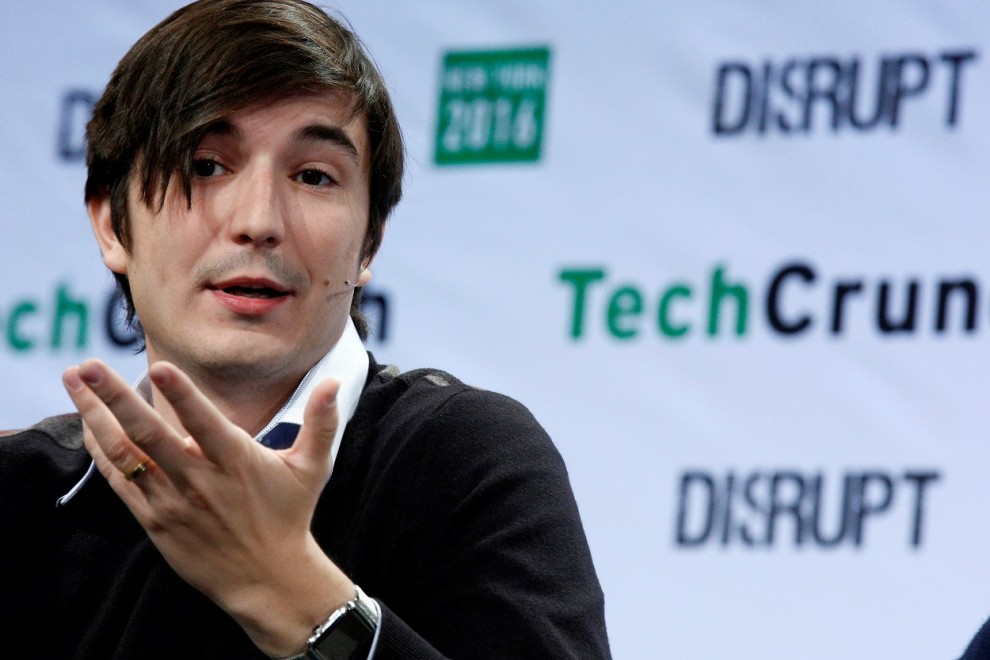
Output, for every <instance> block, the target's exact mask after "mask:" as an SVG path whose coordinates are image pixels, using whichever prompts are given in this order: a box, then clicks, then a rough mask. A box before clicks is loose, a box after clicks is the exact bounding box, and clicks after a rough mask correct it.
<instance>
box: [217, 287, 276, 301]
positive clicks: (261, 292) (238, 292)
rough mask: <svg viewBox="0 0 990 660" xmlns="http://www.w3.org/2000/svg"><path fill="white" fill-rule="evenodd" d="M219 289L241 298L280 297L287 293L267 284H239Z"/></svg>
mask: <svg viewBox="0 0 990 660" xmlns="http://www.w3.org/2000/svg"><path fill="white" fill-rule="evenodd" d="M220 290H221V291H223V292H224V293H227V294H230V295H232V296H240V297H242V298H281V297H283V296H286V295H288V294H287V293H286V292H285V291H277V290H276V289H273V288H271V287H268V286H246V285H241V284H238V285H235V286H227V287H223V288H222V289H220Z"/></svg>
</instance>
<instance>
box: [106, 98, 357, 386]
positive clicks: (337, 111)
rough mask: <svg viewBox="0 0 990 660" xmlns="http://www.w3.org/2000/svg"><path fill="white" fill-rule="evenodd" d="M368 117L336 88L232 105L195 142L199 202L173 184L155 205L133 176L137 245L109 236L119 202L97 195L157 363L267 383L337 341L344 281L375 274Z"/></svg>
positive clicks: (109, 258)
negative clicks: (369, 245)
mask: <svg viewBox="0 0 990 660" xmlns="http://www.w3.org/2000/svg"><path fill="white" fill-rule="evenodd" d="M365 126H366V125H365V120H364V118H363V116H358V117H351V113H350V108H349V106H348V104H347V103H346V98H345V97H343V96H341V95H340V94H336V93H332V92H325V93H319V94H312V95H305V96H295V97H289V98H286V99H282V100H279V101H276V102H274V103H266V104H261V105H258V106H252V107H249V108H247V109H245V110H241V111H238V112H235V113H233V114H231V115H230V116H229V117H227V119H226V121H224V122H222V123H220V124H219V125H217V126H216V127H215V128H214V130H211V132H210V133H209V134H208V135H207V136H206V137H205V138H204V139H203V141H202V142H201V143H200V145H199V147H198V149H197V150H196V154H195V156H194V162H193V175H194V176H193V181H192V204H191V206H190V205H187V203H186V199H185V197H184V195H183V194H182V190H181V185H178V182H175V183H173V184H172V185H170V186H169V191H168V194H167V195H166V199H165V204H164V206H163V207H162V210H161V211H160V212H155V211H153V210H152V209H154V208H157V207H155V206H154V205H153V206H152V209H149V208H148V207H147V206H146V205H145V204H144V203H143V202H142V201H141V198H140V194H139V191H138V189H137V187H136V185H135V184H133V183H132V185H131V189H130V191H129V201H128V209H129V215H130V233H131V234H130V235H131V246H130V251H129V252H128V251H125V250H124V249H123V247H122V246H121V245H120V244H119V242H118V241H117V240H116V238H114V237H113V235H112V232H109V233H110V236H107V233H108V231H109V214H110V210H109V205H110V203H109V200H97V201H95V202H93V203H91V205H90V213H91V216H92V217H93V222H94V227H95V228H96V232H97V237H98V238H99V239H100V242H101V247H102V248H103V255H104V261H105V262H106V264H107V266H108V267H109V268H110V269H111V270H113V271H115V272H118V273H124V274H126V275H127V277H128V280H129V282H130V287H131V292H132V294H133V297H134V306H135V308H136V310H137V313H138V317H139V318H140V320H141V325H142V327H143V328H144V332H145V338H146V344H147V350H148V357H149V360H150V361H154V360H158V359H167V360H170V361H173V362H175V363H176V364H178V365H179V366H180V367H182V368H184V369H186V370H188V371H190V373H192V374H198V375H204V376H209V377H221V378H230V377H248V378H254V379H259V380H260V381H262V382H264V381H265V380H268V379H270V378H272V377H274V378H276V379H297V378H299V377H301V376H302V375H303V374H304V373H305V372H306V370H308V369H309V368H310V367H311V366H312V365H313V364H314V363H316V362H317V361H318V360H319V359H320V358H321V357H322V356H323V354H324V353H326V352H327V351H328V350H329V349H330V348H331V347H332V346H333V344H334V343H335V342H336V341H337V339H338V338H339V337H340V334H341V332H342V330H343V328H344V325H345V323H346V321H347V318H348V315H349V310H350V306H351V298H352V295H353V287H352V286H349V285H348V284H345V281H349V282H350V283H351V284H358V285H363V284H365V283H366V282H367V280H368V279H370V274H369V273H368V272H367V271H364V270H361V268H362V254H361V251H362V244H363V240H364V237H365V232H366V230H367V227H368V202H369V200H368V194H369V192H368V190H369V186H368V161H369V154H368V142H367V132H366V128H365ZM131 179H132V182H133V180H136V179H138V177H137V176H134V177H131ZM359 272H360V274H359Z"/></svg>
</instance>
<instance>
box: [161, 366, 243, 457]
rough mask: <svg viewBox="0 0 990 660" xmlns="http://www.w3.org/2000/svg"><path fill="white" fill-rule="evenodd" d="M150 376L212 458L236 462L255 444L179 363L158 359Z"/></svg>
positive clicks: (201, 446) (183, 424) (207, 455)
mask: <svg viewBox="0 0 990 660" xmlns="http://www.w3.org/2000/svg"><path fill="white" fill-rule="evenodd" d="M148 377H149V378H150V379H151V382H153V383H154V384H155V386H156V387H157V388H158V391H159V392H161V394H162V395H163V396H164V397H165V398H166V399H168V402H169V404H170V405H171V406H172V410H173V411H174V412H175V414H176V416H177V417H178V419H179V422H180V423H181V424H182V426H183V428H185V430H186V431H187V432H188V433H189V435H191V436H192V437H193V438H195V439H196V442H197V444H198V445H199V448H200V449H201V450H202V452H203V455H204V456H206V458H208V459H209V460H211V461H213V462H214V463H219V464H221V465H223V464H229V463H231V462H236V461H237V460H238V459H239V458H240V457H241V456H242V455H243V452H244V449H245V446H250V445H252V444H253V442H250V441H251V438H250V436H248V434H247V433H246V432H245V431H244V430H242V429H241V428H239V427H238V426H236V425H235V424H233V423H232V422H231V421H230V420H228V419H227V418H226V417H225V416H224V415H223V413H221V412H220V410H219V409H218V408H217V407H216V406H215V405H214V404H213V402H211V401H210V400H209V399H208V398H207V397H206V395H205V394H203V393H202V392H201V391H200V390H199V388H197V387H196V385H195V384H193V382H192V379H190V378H189V376H187V375H186V374H185V373H184V372H183V371H182V370H181V369H179V368H178V367H176V366H175V365H173V364H170V363H168V362H156V363H154V364H152V365H151V366H150V367H149V369H148Z"/></svg>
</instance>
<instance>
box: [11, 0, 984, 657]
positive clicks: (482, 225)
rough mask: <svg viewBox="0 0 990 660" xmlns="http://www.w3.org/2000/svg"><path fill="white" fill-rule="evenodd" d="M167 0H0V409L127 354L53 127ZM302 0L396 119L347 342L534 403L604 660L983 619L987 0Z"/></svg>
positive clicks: (931, 653) (44, 402)
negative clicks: (562, 465) (315, 0)
mask: <svg viewBox="0 0 990 660" xmlns="http://www.w3.org/2000/svg"><path fill="white" fill-rule="evenodd" d="M179 4H180V3H179V2H171V1H164V0H163V1H160V2H158V1H151V0H142V1H140V2H138V1H135V0H91V1H90V2H87V3H74V2H68V1H61V2H57V1H54V0H48V1H36V2H31V3H20V2H18V3H14V2H5V3H4V4H3V20H2V21H0V122H2V126H3V129H2V130H0V200H2V205H0V209H2V210H0V213H2V220H0V221H2V226H3V228H4V231H5V236H6V240H5V241H4V242H3V245H4V248H3V251H4V252H3V255H4V258H3V259H2V263H0V269H2V270H0V276H2V280H3V282H4V283H5V284H4V286H3V288H2V290H0V368H2V370H3V373H4V382H5V383H6V385H5V390H4V394H5V396H4V402H3V404H2V405H0V426H2V427H16V426H23V425H27V424H30V423H32V422H34V421H36V420H37V419H39V418H40V417H42V416H45V415H48V414H52V413H56V412H61V411H64V410H67V409H68V408H69V402H68V399H67V397H66V396H65V395H64V393H63V392H62V388H61V386H60V382H59V376H60V374H61V372H62V370H64V368H65V367H66V366H68V365H69V364H73V363H75V362H78V361H79V360H81V359H82V358H84V357H86V356H88V355H99V356H102V357H104V358H106V359H108V360H110V361H111V362H112V363H113V364H114V365H115V366H117V367H118V368H119V369H121V370H122V371H123V372H124V373H125V375H128V376H132V377H133V376H136V375H137V374H138V373H139V372H140V371H141V369H142V368H143V359H142V358H141V357H134V356H132V355H131V352H130V350H129V349H127V348H126V347H120V346H117V345H116V344H114V343H113V342H112V341H111V340H110V338H109V333H108V330H107V326H106V323H105V321H104V316H105V310H106V307H107V300H108V297H109V295H110V293H111V291H112V284H111V282H112V280H111V279H110V277H109V276H108V275H107V274H106V273H105V272H104V269H103V267H102V264H101V262H100V259H99V256H98V252H97V249H96V246H95V243H94V242H93V240H92V239H91V237H90V234H89V227H88V223H87V221H86V218H85V213H84V208H83V204H82V184H83V181H84V166H83V164H82V160H81V158H80V157H79V152H80V150H81V149H82V141H81V134H82V130H83V124H84V121H85V111H86V109H87V107H88V102H87V100H86V99H87V98H92V97H94V96H96V95H98V93H99V92H100V90H101V89H102V86H103V85H104V84H105V82H106V80H107V77H108V75H109V72H110V71H111V69H112V68H113V66H114V64H115V63H116V61H117V59H119V57H120V56H121V55H123V53H124V52H125V51H126V49H127V48H128V47H129V45H130V44H131V43H133V41H134V40H136V39H137V38H138V37H139V36H140V35H141V34H142V33H143V32H144V31H145V30H146V29H147V28H149V27H150V26H151V25H153V24H154V23H155V22H157V21H158V20H160V19H161V18H163V17H164V16H165V15H166V14H167V13H168V12H169V11H170V10H171V9H173V8H175V7H176V6H178V5H179ZM339 7H340V9H341V10H342V12H343V13H344V14H345V15H346V16H347V17H348V18H349V19H350V21H351V22H352V24H353V25H354V27H355V28H356V30H357V32H358V33H359V34H361V35H362V36H363V38H364V40H365V42H366V43H367V45H368V47H369V49H370V50H371V52H372V53H373V55H374V57H375V58H376V60H377V61H378V63H379V64H380V66H381V67H382V69H383V70H384V72H385V75H386V78H387V80H388V81H389V83H390V85H391V87H392V89H393V93H394V100H395V103H396V106H397V109H398V112H399V114H400V118H401V120H402V125H403V128H404V132H405V136H406V139H407V142H408V150H409V154H408V155H409V163H408V164H409V167H408V170H409V175H408V177H407V180H406V194H405V199H404V200H403V202H402V203H401V204H400V207H399V209H398V211H397V212H396V214H395V216H394V218H393V221H392V224H391V226H390V228H389V232H388V235H387V236H386V240H385V244H384V247H383V248H382V251H381V253H380V255H379V258H378V260H377V261H376V264H375V268H374V272H375V280H374V282H373V283H372V286H370V287H369V293H372V294H375V295H377V296H378V300H379V301H384V302H383V303H380V304H378V305H376V307H375V310H373V315H374V319H375V320H376V321H377V324H376V331H377V337H376V338H374V339H372V340H371V341H370V342H369V347H370V348H371V349H372V351H373V352H374V353H375V354H376V356H377V357H378V358H379V360H382V361H388V362H395V363H397V364H398V365H400V366H401V367H403V368H413V367H418V366H436V367H441V368H444V369H447V370H449V371H451V372H453V373H455V374H456V375H458V376H460V377H461V378H463V379H464V380H467V381H468V382H471V383H474V384H477V385H480V386H483V387H486V388H490V389H495V390H499V391H503V392H505V393H508V394H510V395H512V396H514V397H516V398H518V399H520V400H521V401H523V402H524V403H526V404H527V405H528V406H529V407H530V408H531V409H532V410H533V411H534V412H535V413H536V415H537V417H538V418H539V419H540V420H541V421H542V422H543V423H544V424H545V426H546V427H547V429H548V430H549V431H550V433H551V435H552V436H553V437H554V439H555V441H556V442H557V444H558V446H559V448H560V450H561V452H562V453H563V454H564V457H565V459H566V460H567V463H568V466H569V469H570V473H571V477H572V480H573V484H574V487H575V491H576V493H577V497H578V501H579V505H580V507H581V511H582V515H583V519H584V522H585V525H586V528H587V532H588V535H589V539H590V542H591V546H592V552H593V555H594V558H595V563H596V566H597V568H598V572H599V575H600V577H601V580H602V584H603V587H604V589H605V593H606V604H607V617H608V625H609V633H610V637H611V640H612V647H613V652H614V654H615V656H616V657H617V658H654V657H672V658H725V657H733V658H754V659H755V658H792V657H802V658H877V657H890V658H894V657H896V658H951V657H955V656H956V655H958V654H959V653H960V652H961V651H962V649H963V648H964V646H965V644H966V642H967V641H968V639H969V637H970V636H971V635H972V634H973V633H974V632H975V630H976V629H977V627H978V626H979V624H980V623H981V622H982V620H983V619H984V618H985V616H987V615H988V614H990V578H988V577H987V576H986V572H985V571H984V570H981V569H982V568H983V566H984V563H985V557H986V556H987V553H988V551H990V525H988V524H987V523H988V520H990V484H988V482H987V479H986V477H985V475H986V472H987V466H988V465H990V450H988V444H987V442H986V435H987V434H986V430H985V429H986V427H987V424H988V422H990V411H988V408H987V406H986V405H984V403H983V400H984V398H985V396H986V393H987V387H986V385H985V377H984V373H985V372H986V370H987V367H988V366H990V359H988V358H990V352H988V349H987V345H988V342H990V265H988V264H987V259H986V251H987V248H988V246H990V228H988V226H987V223H986V210H987V208H988V202H990V186H988V185H987V180H986V177H987V173H988V172H990V162H988V160H990V124H988V122H987V121H986V119H985V118H986V108H987V107H988V104H990V76H988V73H990V62H988V61H987V54H988V51H990V36H988V34H990V33H988V32H987V26H988V25H990V8H988V7H987V5H985V4H982V3H975V2H949V1H943V2H930V1H922V0H913V1H910V2H908V1H904V0H888V1H886V2H880V1H873V2H865V3H864V2H830V3H789V2H775V3H733V4H731V5H729V4H728V3H709V2H686V1H684V2H633V1H632V0H625V1H616V2H611V3H607V4H602V3H589V2H573V3H558V2H552V1H549V0H542V1H532V0H529V1H526V2H523V1H516V0H508V1H504V2H498V3H492V2H485V1H483V0H463V1H461V2H445V3H441V2H420V3H393V2H388V1H387V0H364V1H362V2H359V1H357V0H353V1H351V0H348V1H342V2H340V3H339ZM450 53H454V55H453V56H452V57H448V54H450ZM534 53H535V54H534ZM445 62H446V65H445ZM479 72H480V73H479ZM478 99H482V100H481V101H479V100H478ZM486 113H489V114H486ZM438 132H439V133H440V135H439V139H438ZM438 145H439V149H440V152H439V153H438V151H437V149H438ZM464 161H470V162H469V163H466V164H465V163H464ZM912 291H913V296H914V298H913V300H912ZM372 297H374V296H372ZM383 306H384V309H385V310H386V311H385V312H384V313H383V312H382V311H381V310H382V308H383ZM898 328H900V330H898ZM118 332H119V331H118ZM26 478H29V477H27V476H26Z"/></svg>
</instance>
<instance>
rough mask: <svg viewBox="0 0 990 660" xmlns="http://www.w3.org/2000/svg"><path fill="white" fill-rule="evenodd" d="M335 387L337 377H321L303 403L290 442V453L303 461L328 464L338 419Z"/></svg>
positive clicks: (337, 382)
mask: <svg viewBox="0 0 990 660" xmlns="http://www.w3.org/2000/svg"><path fill="white" fill-rule="evenodd" d="M339 389H340V382H339V381H337V380H335V379H333V378H330V379H328V380H325V381H323V382H322V383H320V384H319V385H317V386H316V387H315V388H314V389H313V394H312V395H310V397H309V401H308V402H307V403H306V411H305V412H304V413H303V425H302V428H301V429H299V435H298V436H296V441H295V442H294V443H293V445H292V453H294V454H297V455H299V456H300V457H301V458H303V459H304V460H305V462H307V463H310V464H314V465H326V466H327V468H329V464H330V447H331V445H333V438H334V434H335V433H336V432H337V425H338V424H339V423H340V415H339V414H338V412H337V391H338V390H339Z"/></svg>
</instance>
